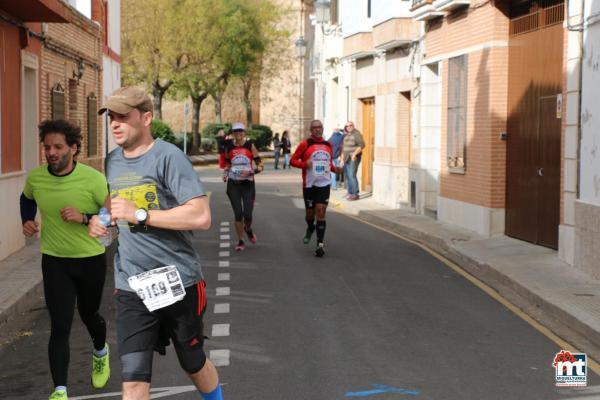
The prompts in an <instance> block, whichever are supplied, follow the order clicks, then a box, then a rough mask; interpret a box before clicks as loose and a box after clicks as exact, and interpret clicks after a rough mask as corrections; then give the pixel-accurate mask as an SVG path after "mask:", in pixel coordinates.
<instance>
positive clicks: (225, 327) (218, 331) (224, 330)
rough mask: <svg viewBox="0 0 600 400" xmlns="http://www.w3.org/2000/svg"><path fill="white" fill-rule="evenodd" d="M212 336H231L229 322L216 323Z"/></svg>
mask: <svg viewBox="0 0 600 400" xmlns="http://www.w3.org/2000/svg"><path fill="white" fill-rule="evenodd" d="M212 336H213V337H215V336H229V324H214V325H213V326H212Z"/></svg>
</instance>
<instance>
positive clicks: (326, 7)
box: [315, 0, 331, 25]
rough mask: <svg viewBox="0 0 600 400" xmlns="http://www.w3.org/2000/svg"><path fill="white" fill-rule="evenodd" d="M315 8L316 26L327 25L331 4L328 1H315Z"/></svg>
mask: <svg viewBox="0 0 600 400" xmlns="http://www.w3.org/2000/svg"><path fill="white" fill-rule="evenodd" d="M315 8H316V12H315V14H316V15H315V17H316V18H315V19H316V22H317V24H321V25H323V24H328V23H329V21H331V2H330V1H329V0H317V1H316V3H315Z"/></svg>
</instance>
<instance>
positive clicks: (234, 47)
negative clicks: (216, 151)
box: [174, 0, 264, 153]
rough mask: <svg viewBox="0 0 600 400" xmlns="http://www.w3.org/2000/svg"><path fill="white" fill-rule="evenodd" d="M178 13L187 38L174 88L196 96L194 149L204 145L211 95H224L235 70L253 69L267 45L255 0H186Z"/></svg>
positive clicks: (240, 72) (181, 46)
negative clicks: (203, 117)
mask: <svg viewBox="0 0 600 400" xmlns="http://www.w3.org/2000/svg"><path fill="white" fill-rule="evenodd" d="M182 3H184V6H183V7H179V8H178V11H179V13H182V14H181V15H180V17H179V18H178V21H179V27H178V29H179V30H180V33H179V34H178V35H177V36H178V37H184V36H182V34H183V33H186V34H187V36H185V38H186V40H180V41H179V42H178V48H179V49H180V54H182V58H181V61H182V62H181V65H180V68H179V70H178V71H177V73H176V75H175V76H176V78H175V83H174V88H175V89H176V90H177V91H178V93H180V95H181V96H184V97H190V98H191V99H192V104H193V108H192V110H193V111H192V133H193V136H192V149H191V151H192V153H197V152H198V151H199V146H200V139H201V137H200V123H199V122H200V110H201V107H202V103H203V102H204V100H205V99H206V98H207V97H208V96H212V97H214V98H221V97H222V95H223V93H224V91H225V89H226V87H227V83H228V81H229V78H230V77H231V76H234V75H235V76H241V75H244V74H246V73H247V72H248V70H249V64H250V63H252V62H255V60H256V58H257V57H258V55H260V54H261V53H262V52H263V51H264V43H263V42H262V41H261V36H260V35H259V34H257V32H258V29H259V27H258V25H257V19H256V12H255V10H254V9H253V7H256V5H255V4H254V1H248V0H203V1H202V7H199V6H198V0H182Z"/></svg>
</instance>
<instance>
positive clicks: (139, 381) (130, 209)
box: [89, 87, 223, 400]
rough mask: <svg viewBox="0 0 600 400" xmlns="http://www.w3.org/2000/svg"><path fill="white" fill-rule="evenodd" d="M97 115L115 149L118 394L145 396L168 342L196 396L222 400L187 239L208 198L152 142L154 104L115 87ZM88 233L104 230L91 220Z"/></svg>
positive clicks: (203, 223) (179, 156)
mask: <svg viewBox="0 0 600 400" xmlns="http://www.w3.org/2000/svg"><path fill="white" fill-rule="evenodd" d="M104 112H108V116H109V118H110V129H111V131H112V135H113V138H114V139H115V142H116V143H117V144H118V145H119V148H117V149H115V150H114V151H113V152H111V153H110V155H109V156H108V157H107V160H106V161H107V163H106V175H107V180H108V184H109V191H110V196H109V197H107V199H106V201H105V206H106V207H107V208H109V209H110V213H111V218H112V221H113V224H116V225H117V226H118V227H119V247H118V250H117V254H116V256H115V285H116V288H117V290H116V291H115V300H116V303H117V336H118V342H119V356H120V360H121V370H122V380H123V398H135V399H149V398H150V381H151V378H152V358H153V352H154V350H155V349H156V350H158V351H164V345H165V343H168V341H169V340H170V341H172V342H173V344H174V347H175V351H176V352H177V358H178V359H179V363H180V365H181V367H182V368H183V370H184V371H185V372H187V374H188V375H189V377H190V379H191V380H192V382H193V383H194V385H195V386H196V388H197V389H198V391H199V393H200V395H201V396H202V397H203V398H204V399H211V400H222V399H223V396H222V394H221V386H220V385H219V376H218V374H217V370H216V368H215V367H214V365H213V364H212V363H211V361H210V360H209V359H208V358H207V357H206V355H205V353H204V349H203V346H204V333H203V328H204V325H203V321H202V316H203V315H204V311H205V310H206V294H205V284H204V280H203V277H202V271H201V269H200V261H199V259H198V255H197V254H196V252H195V250H194V248H193V246H192V243H191V236H192V232H191V231H192V230H195V229H204V230H206V229H208V228H209V227H210V222H211V216H210V208H209V204H208V197H207V196H206V194H205V192H204V189H203V187H202V184H201V183H200V181H199V179H198V176H197V174H196V173H195V172H194V170H193V168H192V165H191V163H190V161H189V160H188V159H187V157H186V156H185V154H183V153H182V152H181V151H180V150H179V149H177V148H176V147H175V146H173V145H171V144H169V143H166V142H164V141H162V140H160V139H157V140H154V139H153V137H152V135H151V133H150V125H151V123H152V101H151V100H150V98H149V97H148V95H147V94H146V93H145V92H144V91H143V90H141V89H138V88H135V87H125V88H121V89H117V90H116V91H115V92H114V93H113V94H112V95H111V96H110V97H109V98H108V99H107V102H106V104H105V105H104V106H103V107H102V108H101V109H100V111H99V114H102V113H104ZM89 231H90V235H91V236H93V237H99V236H104V235H106V234H107V228H106V227H105V226H104V225H102V224H101V223H100V219H99V218H98V217H97V216H95V217H93V218H92V219H91V220H90V224H89Z"/></svg>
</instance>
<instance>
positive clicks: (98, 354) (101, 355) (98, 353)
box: [94, 345, 108, 357]
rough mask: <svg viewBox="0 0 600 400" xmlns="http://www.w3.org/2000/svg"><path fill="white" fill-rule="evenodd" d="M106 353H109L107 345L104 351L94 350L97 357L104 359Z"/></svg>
mask: <svg viewBox="0 0 600 400" xmlns="http://www.w3.org/2000/svg"><path fill="white" fill-rule="evenodd" d="M106 353H108V347H106V345H104V348H103V349H102V350H96V349H94V355H95V356H96V357H104V356H105V355H106Z"/></svg>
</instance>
